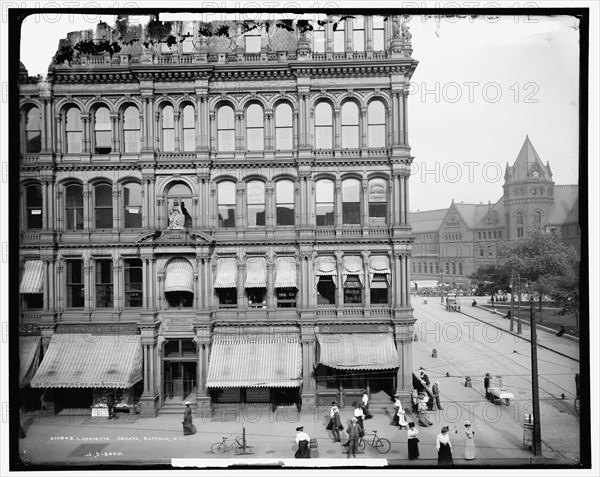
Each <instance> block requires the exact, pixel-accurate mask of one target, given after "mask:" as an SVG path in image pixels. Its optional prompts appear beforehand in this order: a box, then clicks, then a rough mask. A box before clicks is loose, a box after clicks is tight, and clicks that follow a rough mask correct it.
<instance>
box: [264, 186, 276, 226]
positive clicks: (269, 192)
mask: <svg viewBox="0 0 600 477" xmlns="http://www.w3.org/2000/svg"><path fill="white" fill-rule="evenodd" d="M265 200H266V202H265V215H266V217H265V225H266V226H267V230H275V227H276V226H277V224H276V220H275V214H276V209H277V205H276V204H275V183H274V182H273V181H267V184H266V187H265Z"/></svg>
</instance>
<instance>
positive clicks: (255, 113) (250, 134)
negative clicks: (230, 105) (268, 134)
mask: <svg viewBox="0 0 600 477" xmlns="http://www.w3.org/2000/svg"><path fill="white" fill-rule="evenodd" d="M264 117H265V115H264V111H263V108H262V107H261V106H260V105H258V104H251V105H250V106H248V109H246V149H247V150H248V151H263V150H264V148H265V127H264Z"/></svg>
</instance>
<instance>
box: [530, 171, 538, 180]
mask: <svg viewBox="0 0 600 477" xmlns="http://www.w3.org/2000/svg"><path fill="white" fill-rule="evenodd" d="M531 177H535V178H536V179H537V178H538V177H540V173H539V172H538V171H533V172H532V173H531Z"/></svg>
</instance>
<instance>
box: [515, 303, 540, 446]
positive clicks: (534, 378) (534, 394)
mask: <svg viewBox="0 0 600 477" xmlns="http://www.w3.org/2000/svg"><path fill="white" fill-rule="evenodd" d="M529 320H530V326H531V399H532V400H533V455H542V430H541V426H540V396H539V389H538V368H537V336H536V331H535V320H534V318H533V306H531V307H529ZM519 323H520V321H519Z"/></svg>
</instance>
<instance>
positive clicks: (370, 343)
mask: <svg viewBox="0 0 600 477" xmlns="http://www.w3.org/2000/svg"><path fill="white" fill-rule="evenodd" d="M317 339H318V342H319V363H321V364H323V365H325V366H329V367H331V368H336V369H393V368H397V367H398V366H399V363H398V353H397V351H396V346H395V344H394V338H393V335H392V334H391V333H332V334H329V333H319V334H318V335H317Z"/></svg>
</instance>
